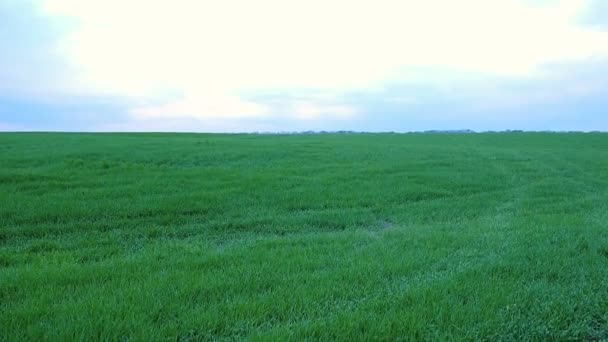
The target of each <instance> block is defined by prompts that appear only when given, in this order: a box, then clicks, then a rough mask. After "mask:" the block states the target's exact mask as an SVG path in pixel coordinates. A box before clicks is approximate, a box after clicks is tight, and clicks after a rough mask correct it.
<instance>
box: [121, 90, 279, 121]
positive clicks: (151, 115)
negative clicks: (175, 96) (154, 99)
mask: <svg viewBox="0 0 608 342" xmlns="http://www.w3.org/2000/svg"><path fill="white" fill-rule="evenodd" d="M268 112H269V109H268V108H267V107H266V106H264V105H261V104H259V103H255V102H252V101H244V100H241V99H240V98H238V97H235V96H221V95H219V96H214V97H212V96H205V97H186V98H184V99H180V100H177V101H172V102H169V103H167V104H162V105H153V106H143V107H136V108H134V109H132V110H131V115H132V116H133V117H134V118H136V119H140V120H148V119H173V118H189V119H199V120H202V119H210V118H225V119H245V118H260V117H264V116H267V115H268Z"/></svg>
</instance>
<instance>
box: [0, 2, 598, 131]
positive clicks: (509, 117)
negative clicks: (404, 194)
mask: <svg viewBox="0 0 608 342" xmlns="http://www.w3.org/2000/svg"><path fill="white" fill-rule="evenodd" d="M464 128H469V129H474V130H505V129H524V130H608V1H605V0H534V1H532V0H459V1H450V0H442V1H440V0H424V1H422V0H417V1H408V0H395V1H390V0H359V1H357V0H348V1H341V0H301V1H289V0H242V1H237V0H216V1H208V0H171V1H169V0H166V1H161V0H158V1H151V0H0V131H14V130H61V131H200V132H237V131H301V130H357V131H416V130H430V129H464Z"/></svg>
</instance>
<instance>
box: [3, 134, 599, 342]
mask: <svg viewBox="0 0 608 342" xmlns="http://www.w3.org/2000/svg"><path fill="white" fill-rule="evenodd" d="M223 339H232V340H234V339H237V340H241V339H248V340H302V339H312V340H412V341H418V340H491V341H494V340H606V339H608V134H601V133H587V134H584V133H487V134H485V133H484V134H316V135H220V134H152V133H149V134H76V133H74V134H68V133H3V134H0V340H6V341H28V340H139V341H148V340H180V341H182V340H194V341H197V340H223Z"/></svg>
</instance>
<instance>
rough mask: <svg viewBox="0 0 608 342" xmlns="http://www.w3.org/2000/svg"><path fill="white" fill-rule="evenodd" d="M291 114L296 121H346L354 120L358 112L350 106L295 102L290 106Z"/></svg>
mask: <svg viewBox="0 0 608 342" xmlns="http://www.w3.org/2000/svg"><path fill="white" fill-rule="evenodd" d="M290 112H291V113H293V114H294V116H295V117H296V118H297V119H298V120H319V119H339V120H346V119H352V118H354V117H355V116H356V115H357V113H358V112H359V111H358V109H357V108H356V107H354V106H351V105H343V104H329V105H328V104H318V103H314V102H307V101H297V102H295V103H293V104H292V106H291V111H290Z"/></svg>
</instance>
